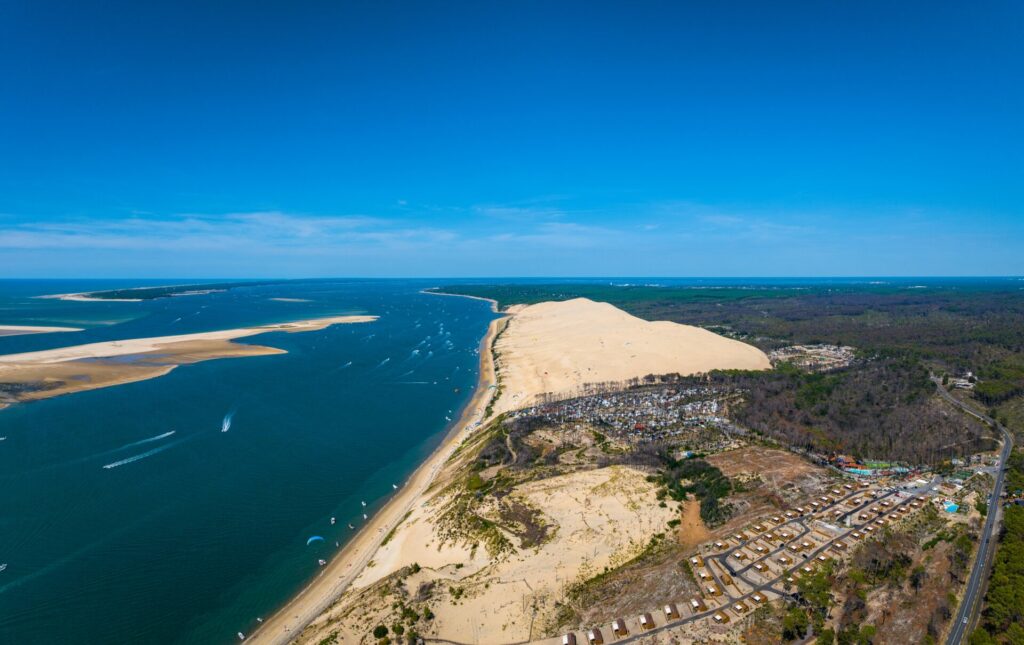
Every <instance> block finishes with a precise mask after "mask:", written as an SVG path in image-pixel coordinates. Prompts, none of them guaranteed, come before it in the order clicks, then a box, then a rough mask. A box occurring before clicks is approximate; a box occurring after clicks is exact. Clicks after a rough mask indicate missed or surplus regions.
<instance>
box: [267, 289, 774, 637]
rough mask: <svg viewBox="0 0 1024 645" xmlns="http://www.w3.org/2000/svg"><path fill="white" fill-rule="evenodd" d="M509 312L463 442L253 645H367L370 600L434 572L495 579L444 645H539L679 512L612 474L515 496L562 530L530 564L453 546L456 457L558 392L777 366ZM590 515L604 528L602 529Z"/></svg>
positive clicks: (584, 307)
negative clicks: (334, 644) (444, 522)
mask: <svg viewBox="0 0 1024 645" xmlns="http://www.w3.org/2000/svg"><path fill="white" fill-rule="evenodd" d="M430 293H434V294H435V295H454V294H443V293H437V292H430ZM457 297H461V296H457ZM490 302H491V305H492V307H494V306H495V305H496V303H494V302H493V301H490ZM505 313H508V314H509V316H508V317H506V318H502V319H499V320H496V321H494V322H492V324H491V326H490V328H489V329H488V333H487V335H486V337H485V338H484V340H483V341H482V343H481V348H480V356H481V368H480V382H479V385H478V386H477V391H476V395H475V396H474V398H473V400H472V401H471V403H470V405H469V406H468V407H467V409H466V411H465V412H464V414H463V416H462V418H461V419H460V420H459V423H458V424H457V425H456V426H455V427H454V428H453V430H452V432H451V434H449V436H448V437H447V438H446V440H445V441H444V442H443V443H442V444H441V446H440V447H439V448H438V449H437V450H436V451H435V452H434V453H433V454H432V455H431V456H430V457H429V458H428V459H427V461H426V462H425V463H424V464H423V465H422V466H421V467H420V468H419V469H418V470H417V471H416V473H415V474H414V475H413V477H412V478H411V479H410V481H409V482H408V483H407V485H406V486H405V487H404V488H402V489H401V491H399V493H397V494H396V495H395V497H394V498H393V499H392V500H391V501H390V502H389V503H388V504H387V505H386V506H385V508H384V509H383V510H382V511H381V512H379V513H378V514H377V515H376V516H374V517H372V518H371V519H370V521H369V522H368V523H367V525H366V526H364V527H363V528H362V529H361V530H360V531H359V533H358V534H357V535H356V536H355V538H354V539H353V540H352V542H350V543H349V544H348V545H346V546H345V547H344V548H343V549H342V551H341V552H340V553H339V554H338V555H337V556H336V557H335V558H334V559H333V560H332V561H331V562H330V563H329V564H328V565H327V566H326V567H325V569H324V571H323V572H322V573H321V574H320V575H319V576H318V577H317V578H316V579H315V580H314V581H313V582H312V583H311V584H310V585H309V586H308V587H307V588H306V589H305V590H303V592H302V593H300V594H299V595H298V596H297V597H296V598H294V599H293V600H292V601H291V602H290V603H289V604H288V605H287V606H286V607H284V608H283V609H282V610H281V611H279V612H277V613H276V614H275V615H274V616H273V617H272V618H271V619H270V620H268V621H266V622H265V623H264V624H263V625H262V626H261V628H260V629H259V631H257V632H256V633H255V634H254V635H252V636H250V637H249V638H248V639H247V642H259V643H287V642H291V641H297V642H302V643H317V642H320V641H321V640H322V639H323V638H325V637H330V635H331V634H334V635H335V636H336V638H339V639H340V640H339V641H338V642H349V640H358V639H360V638H362V637H363V634H362V632H360V631H358V630H359V628H358V627H356V626H355V625H354V624H349V623H350V620H347V619H346V616H349V617H351V616H350V612H353V611H355V612H357V613H360V612H362V611H363V608H364V606H365V605H364V604H363V603H364V602H365V600H366V599H365V598H363V596H365V593H371V594H372V593H373V591H372V590H373V589H375V588H376V587H375V584H376V583H377V582H378V581H382V580H383V579H384V578H386V577H388V576H389V575H390V574H392V573H394V572H396V571H398V570H400V569H402V568H403V567H407V566H409V565H411V564H413V563H416V564H417V565H419V567H422V572H421V573H420V574H419V575H418V576H413V577H412V578H410V579H409V584H410V585H413V586H412V587H411V588H415V584H416V581H418V580H419V578H420V577H422V576H438V575H440V576H441V577H442V579H451V580H453V581H454V580H463V581H466V580H470V579H472V580H476V581H477V583H480V582H481V580H485V581H486V583H485V584H477V585H476V586H475V587H474V591H473V595H471V596H470V597H468V598H466V599H464V600H463V601H462V602H459V603H457V604H456V605H451V606H447V605H446V606H445V609H444V612H440V613H439V614H438V616H437V618H436V619H435V622H434V623H433V631H434V632H436V633H435V634H434V636H436V637H439V638H446V639H452V640H458V641H464V642H499V641H500V642H519V641H526V640H530V639H531V638H532V637H534V636H535V634H536V632H535V630H536V629H537V626H536V625H534V623H533V616H534V612H536V611H537V608H538V607H547V606H549V605H551V604H552V602H553V601H554V599H555V598H556V597H557V594H558V593H559V590H560V589H561V588H562V587H563V586H564V585H565V584H566V583H568V582H569V581H571V580H573V579H574V578H575V577H576V576H577V575H578V573H579V570H580V569H581V568H594V567H596V568H597V569H598V570H599V569H600V567H603V566H605V565H606V564H608V563H611V562H614V561H619V560H621V559H622V558H628V557H630V554H632V553H634V552H635V551H636V549H637V548H638V545H643V544H646V542H647V540H649V539H650V536H651V535H653V534H654V533H655V532H657V531H659V530H662V528H663V527H664V525H665V522H666V521H667V519H668V518H669V517H671V511H666V510H665V509H663V508H660V507H658V506H657V505H653V504H650V505H648V504H644V503H642V502H641V501H640V500H643V499H646V498H648V497H652V496H653V490H654V487H653V485H651V484H650V483H649V482H647V481H646V479H645V475H644V474H643V473H641V472H640V471H637V470H635V469H631V468H619V469H607V470H603V471H594V472H590V473H576V474H573V475H568V476H565V477H562V478H558V479H554V480H549V481H545V482H540V483H538V484H536V485H534V486H527V487H524V488H522V489H521V490H517V491H516V493H514V496H515V497H516V498H517V499H520V500H522V502H523V503H524V504H526V505H529V506H531V507H535V508H543V509H544V513H545V516H546V517H547V518H548V519H549V520H550V521H551V522H552V523H553V525H554V526H557V527H558V528H557V529H556V530H557V531H558V533H557V534H556V537H555V539H553V540H551V541H550V542H548V543H546V544H544V545H543V546H542V547H541V548H539V550H536V551H535V552H534V553H532V554H531V555H530V556H529V557H515V558H511V559H498V560H494V559H492V558H491V557H489V555H488V553H487V552H486V550H485V549H478V550H477V549H471V548H470V547H469V546H468V545H465V544H461V543H451V542H447V541H446V540H443V539H440V538H439V536H438V534H437V530H438V529H437V526H436V525H435V524H434V520H435V518H436V514H437V511H438V504H440V503H441V502H439V499H440V498H443V497H444V495H443V493H442V492H441V491H442V490H443V486H442V485H441V484H442V483H445V482H448V481H449V480H450V474H451V472H452V471H453V470H457V469H458V466H459V464H458V462H460V459H450V457H451V456H452V454H453V452H454V451H455V450H456V448H457V447H459V446H460V444H462V442H463V440H464V439H466V438H468V437H470V436H473V433H474V431H475V430H476V429H477V422H480V424H481V425H482V424H483V423H484V422H485V421H488V420H489V419H484V418H483V417H484V414H485V411H486V410H487V409H488V406H490V407H491V417H490V418H493V417H494V416H497V415H498V414H500V413H501V412H503V411H507V410H512V409H516V408H519V407H523V405H525V404H528V403H529V402H532V401H534V400H536V398H537V397H538V396H539V395H541V394H543V393H545V392H553V393H557V394H559V395H567V394H570V393H572V392H574V391H576V390H577V389H579V388H580V387H582V386H583V385H584V384H587V383H596V382H609V381H615V382H620V381H625V380H627V379H629V378H635V377H642V376H644V375H646V374H651V373H654V374H660V373H669V372H679V373H683V374H689V373H695V372H701V371H706V370H709V369H714V368H730V367H735V368H749V369H763V368H767V367H769V363H768V358H767V356H765V355H764V354H763V353H762V352H760V351H759V350H757V349H756V348H753V347H751V346H749V345H746V344H744V343H740V342H737V341H733V340H730V339H728V338H724V337H722V336H718V335H717V334H714V333H711V332H708V331H706V330H703V329H700V328H696V327H689V326H686V325H678V324H676V323H668V322H655V323H651V322H647V321H644V320H641V319H638V318H635V317H634V316H631V315H629V314H627V313H625V312H623V311H621V310H619V309H617V308H615V307H613V306H611V305H607V304H604V303H596V302H593V301H590V300H584V299H579V300H572V301H568V302H549V303H540V304H537V305H532V306H529V307H521V306H516V307H511V308H509V309H508V310H507V311H506V312H505ZM492 349H493V351H492ZM492 385H493V386H494V387H492ZM492 396H497V397H498V398H497V400H494V401H492ZM439 482H440V483H439ZM597 505H600V506H599V507H598V506H597ZM586 517H593V518H594V519H597V518H602V519H601V520H600V521H598V522H596V523H593V522H591V523H588V522H587V521H586ZM698 520H699V518H698ZM698 524H699V521H698ZM389 535H390V537H388V536H389ZM386 538H387V539H386ZM385 541H387V544H384V542H385ZM424 579H426V578H424ZM364 592H365V593H364ZM339 599H340V600H339ZM370 604H373V603H372V601H370ZM531 607H532V608H533V609H530V608H531ZM499 635H500V636H499ZM489 639H490V640H489ZM494 639H497V640H494Z"/></svg>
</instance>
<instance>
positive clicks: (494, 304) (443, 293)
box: [420, 289, 509, 314]
mask: <svg viewBox="0 0 1024 645" xmlns="http://www.w3.org/2000/svg"><path fill="white" fill-rule="evenodd" d="M420 293H425V294H428V295H431V296H448V297H449V298H469V299H470V300H483V301H484V302H489V303H491V311H493V312H494V313H496V314H507V313H509V310H508V307H506V308H505V309H504V310H503V311H498V301H497V300H495V299H494V298H484V297H483V296H467V295H463V294H461V293H448V292H447V291H427V290H426V289H420Z"/></svg>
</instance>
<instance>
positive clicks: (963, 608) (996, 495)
mask: <svg viewBox="0 0 1024 645" xmlns="http://www.w3.org/2000/svg"><path fill="white" fill-rule="evenodd" d="M936 385H937V386H938V390H939V393H940V394H941V395H942V396H943V398H945V399H946V400H947V401H949V402H950V403H952V404H953V405H955V406H956V407H958V408H960V409H961V410H963V411H964V412H966V413H967V414H969V415H971V416H972V417H975V418H977V419H980V420H981V421H984V422H985V423H989V424H993V425H994V426H995V427H996V428H998V429H999V431H1000V432H1002V433H1003V450H1002V452H1000V453H999V468H998V470H997V471H996V484H995V486H994V487H993V488H992V494H991V497H989V500H988V516H987V517H986V518H985V527H984V528H983V530H982V532H981V546H980V547H979V548H978V557H977V558H975V559H974V568H973V569H972V570H971V577H970V578H969V579H968V580H967V587H966V589H965V590H964V597H963V600H961V601H960V607H959V608H958V609H957V612H956V616H954V617H953V620H954V623H953V628H952V629H951V630H950V632H949V638H947V639H946V644H947V645H960V643H963V642H964V641H966V640H967V636H968V634H969V630H968V628H969V627H970V626H971V625H973V624H974V620H975V616H976V613H977V608H978V606H979V604H980V602H979V601H980V600H981V598H980V597H979V596H980V591H981V588H982V586H983V584H984V582H985V574H986V572H987V570H988V565H989V563H990V562H991V561H992V554H993V553H994V552H995V548H996V544H995V543H996V540H995V539H994V537H995V535H994V534H995V526H996V517H997V516H998V515H999V501H1000V497H1001V496H1002V492H1003V480H1004V479H1005V476H1006V473H1005V472H1003V469H1004V468H1006V460H1007V459H1008V458H1009V457H1010V451H1011V450H1012V449H1013V435H1011V434H1010V433H1009V432H1007V430H1006V428H1004V427H1003V426H1002V424H1000V423H999V422H997V421H996V420H995V419H991V418H989V417H987V416H985V415H982V414H978V413H977V412H976V411H975V410H973V409H971V408H970V407H968V406H967V405H965V404H964V403H962V402H960V401H958V400H957V399H956V398H955V397H953V396H952V395H951V394H950V393H949V392H947V391H946V388H944V387H942V384H941V383H940V382H938V381H937V380H936Z"/></svg>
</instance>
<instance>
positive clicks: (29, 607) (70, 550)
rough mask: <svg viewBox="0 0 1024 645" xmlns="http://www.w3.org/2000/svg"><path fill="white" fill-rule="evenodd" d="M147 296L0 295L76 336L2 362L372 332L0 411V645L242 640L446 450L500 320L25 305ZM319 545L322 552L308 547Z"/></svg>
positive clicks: (269, 298) (457, 309)
mask: <svg viewBox="0 0 1024 645" xmlns="http://www.w3.org/2000/svg"><path fill="white" fill-rule="evenodd" d="M173 282H174V281H166V282H165V283H173ZM143 284H154V283H143V282H132V281H117V282H109V281H0V324H25V325H56V326H72V327H84V328H86V329H85V331H82V332H74V333H54V334H38V335H30V336H7V337H0V354H6V353H12V352H21V351H31V350H38V349H47V348H52V347H57V346H62V345H76V344H81V343H86V342H95V341H102V340H111V339H117V338H138V337H145V336H164V335H171V334H182V333H190V332H200V331H210V330H218V329H232V328H236V327H242V326H249V325H257V324H265V323H275V322H283V321H290V320H303V319H309V318H317V317H322V316H333V315H343V314H374V315H378V316H380V319H379V320H378V321H377V322H373V323H366V324H348V325H336V326H333V327H330V328H328V329H324V330H322V331H317V332H307V333H297V334H285V333H270V334H264V335H260V336H256V337H250V338H247V339H244V340H243V341H242V342H246V343H255V344H262V345H270V346H273V347H279V348H282V349H285V350H287V352H288V353H287V354H281V355H275V356H261V357H253V358H235V359H222V360H215V361H208V362H205V363H199V364H195V365H187V366H182V367H179V368H177V369H175V370H174V371H173V372H171V373H170V374H169V375H167V376H164V377H160V378H156V379H152V380H148V381H143V382H140V383H134V384H128V385H122V386H117V387H111V388H106V389H102V390H95V391H91V392H82V393H77V394H71V395H67V396H62V397H57V398H53V399H49V400H44V401H38V402H33V403H26V404H18V405H14V406H11V407H9V408H7V409H4V410H0V437H3V440H2V441H0V563H7V565H8V566H7V569H6V570H5V571H3V572H0V643H19V644H20V643H61V642H69V643H129V642H132V643H228V642H233V641H236V636H235V634H236V632H239V631H242V632H246V633H248V632H249V631H251V630H252V629H253V628H254V626H255V625H256V617H257V616H267V615H269V614H270V613H272V612H273V611H274V609H275V608H277V607H279V606H280V605H282V604H283V603H284V602H285V601H286V600H287V599H288V598H289V597H290V596H291V595H292V594H293V593H294V592H296V591H297V590H298V589H300V588H301V587H302V586H303V585H304V583H305V582H307V581H308V580H309V578H310V577H312V576H313V575H314V574H315V573H316V572H317V569H318V564H317V560H318V559H321V558H323V559H330V558H331V557H332V554H334V553H336V552H337V551H338V546H336V545H342V546H343V545H344V543H345V541H346V540H348V539H349V537H350V536H351V535H352V531H350V530H349V529H348V528H347V525H348V524H349V523H350V522H351V523H352V524H354V525H356V526H358V524H359V523H360V522H361V521H362V512H363V509H362V507H361V506H360V502H361V501H362V500H365V501H366V502H367V503H368V505H369V506H368V508H369V511H370V512H373V511H374V510H375V509H376V508H378V507H379V506H380V505H381V504H382V503H383V502H385V501H386V500H387V499H388V497H389V495H391V494H392V492H393V489H392V483H398V484H401V483H402V482H403V480H405V479H406V478H407V477H408V476H409V475H410V474H411V473H412V471H413V470H414V469H415V468H416V466H417V464H418V463H419V462H421V461H422V460H423V459H424V458H425V457H426V456H427V455H428V454H429V453H430V452H431V451H432V449H433V448H434V447H435V446H436V445H437V444H438V443H439V442H440V440H441V439H442V438H443V436H444V434H445V431H446V429H447V428H448V426H449V424H450V422H449V419H455V418H457V414H458V412H459V409H460V408H461V407H462V406H463V405H465V404H466V403H467V401H468V400H469V398H470V397H471V395H472V388H473V386H474V384H475V383H476V378H477V369H478V360H479V357H478V355H477V353H476V351H477V349H478V345H479V342H480V340H481V338H482V337H483V335H484V333H485V331H486V328H487V324H488V322H489V321H490V320H491V319H492V318H493V317H494V316H493V314H492V313H491V312H490V309H489V307H488V304H487V303H485V302H482V301H478V300H471V299H465V298H455V297H444V296H436V295H426V294H422V293H420V290H421V289H423V288H424V287H428V286H432V283H429V282H415V281H396V280H389V281H365V280H363V281H352V280H338V281H329V280H319V281H303V282H288V283H281V284H272V285H263V286H246V287H239V288H234V289H231V290H229V291H225V292H221V293H212V294H208V295H198V296H183V297H172V298H163V299H156V300H150V301H143V302H68V301H61V300H40V299H37V298H34V297H33V296H38V295H42V294H52V293H67V292H80V291H88V290H98V289H110V288H121V287H129V286H140V285H143ZM273 298H295V299H303V300H306V301H308V302H280V301H275V300H273ZM227 416H230V418H231V423H230V428H229V430H228V431H227V432H222V428H223V426H224V423H225V417H227ZM171 433H173V434H171ZM111 465H113V466H111ZM104 466H111V467H107V468H104ZM332 516H333V517H336V518H337V523H336V524H335V525H333V526H332V525H331V523H330V518H331V517H332ZM314 535H316V536H321V537H323V538H324V539H323V540H315V541H314V542H313V543H312V544H310V545H309V546H307V544H306V543H307V540H308V539H309V538H310V537H312V536H314Z"/></svg>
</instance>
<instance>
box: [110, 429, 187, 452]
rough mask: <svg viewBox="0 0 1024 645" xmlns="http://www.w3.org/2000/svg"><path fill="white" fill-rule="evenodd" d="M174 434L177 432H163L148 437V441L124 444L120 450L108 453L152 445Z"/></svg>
mask: <svg viewBox="0 0 1024 645" xmlns="http://www.w3.org/2000/svg"><path fill="white" fill-rule="evenodd" d="M175 432H177V430H171V431H170V432H165V433H163V434H158V435H157V436H155V437H150V438H148V439H140V440H139V441H133V442H131V443H126V444H124V445H123V446H121V447H120V448H117V449H115V450H111V451H110V452H117V451H118V450H124V449H125V448H133V447H135V446H141V445H143V444H147V443H153V442H154V441H160V440H161V439H166V438H167V437H169V436H171V435H172V434H174V433H175ZM107 454H109V453H107Z"/></svg>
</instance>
